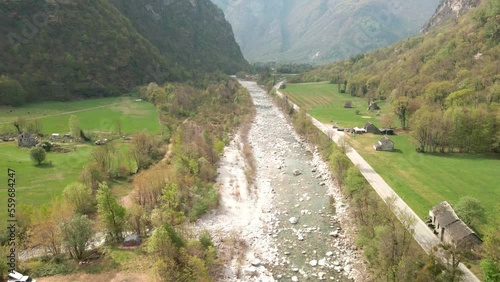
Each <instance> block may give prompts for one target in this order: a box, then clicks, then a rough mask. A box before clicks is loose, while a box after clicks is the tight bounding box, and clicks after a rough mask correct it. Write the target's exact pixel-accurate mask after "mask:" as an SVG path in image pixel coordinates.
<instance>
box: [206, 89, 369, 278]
mask: <svg viewBox="0 0 500 282" xmlns="http://www.w3.org/2000/svg"><path fill="white" fill-rule="evenodd" d="M240 83H241V84H242V85H243V86H244V87H245V88H247V89H248V90H249V92H250V94H251V96H252V99H253V102H254V104H255V106H256V116H255V119H254V122H253V124H252V127H251V129H250V131H249V143H250V145H251V147H252V151H253V155H254V157H255V160H256V168H257V172H256V181H255V183H254V184H253V185H251V186H246V185H245V184H246V183H243V182H245V181H242V179H241V178H244V170H245V162H244V159H243V157H242V154H241V151H240V150H241V144H239V142H240V141H239V140H238V138H235V140H233V142H232V143H231V144H230V145H229V146H228V147H227V148H226V150H225V153H224V157H223V159H222V161H221V166H220V169H219V173H220V174H219V179H218V182H219V184H220V185H221V189H220V194H221V203H220V207H219V209H218V210H217V211H214V212H213V213H212V214H210V215H207V216H206V217H205V218H203V219H202V220H201V221H200V222H199V223H198V224H199V225H200V226H201V227H204V228H207V229H209V230H210V231H212V232H215V233H217V232H219V236H222V235H221V234H229V233H231V232H238V234H239V236H241V238H242V239H244V240H246V241H247V244H248V249H247V250H246V253H245V260H244V261H243V262H241V260H233V261H232V264H231V265H228V266H227V269H226V275H225V279H224V280H226V281H318V280H328V281H350V280H353V279H355V278H356V277H358V278H359V272H358V271H357V270H356V268H357V257H358V256H359V255H358V253H357V251H356V250H355V248H354V246H353V240H352V239H351V238H350V237H349V236H347V235H346V234H347V233H346V232H345V230H344V228H347V227H348V226H349V225H350V224H349V219H348V217H347V216H346V214H347V212H346V209H347V207H346V206H345V205H344V204H342V202H341V195H340V193H339V191H338V189H337V188H336V187H335V186H334V185H333V182H332V178H331V175H330V172H329V170H328V167H327V164H325V163H324V162H323V161H322V160H321V158H320V157H319V155H318V154H317V153H316V152H314V150H311V149H310V146H309V145H308V144H307V143H305V142H304V141H303V140H301V138H300V137H299V136H298V135H297V134H296V133H295V132H294V130H293V128H292V126H291V125H290V124H289V123H288V121H287V119H286V118H285V117H284V116H283V114H282V112H281V111H280V110H279V109H278V108H277V107H276V106H275V105H274V104H273V103H272V100H271V98H270V97H269V96H268V95H267V93H266V92H265V91H264V90H262V89H261V88H260V87H259V86H258V85H257V84H256V83H255V82H250V81H240ZM235 191H237V193H235ZM236 194H237V196H235V195H236ZM220 240H221V241H223V239H220ZM216 241H217V240H216ZM223 244H224V243H223V242H219V245H223ZM226 247H227V246H226ZM238 267H240V268H241V271H237V270H236V269H237V268H238ZM356 280H358V279H356Z"/></svg>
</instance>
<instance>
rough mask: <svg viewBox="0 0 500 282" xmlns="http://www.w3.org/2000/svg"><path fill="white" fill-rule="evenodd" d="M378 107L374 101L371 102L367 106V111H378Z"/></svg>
mask: <svg viewBox="0 0 500 282" xmlns="http://www.w3.org/2000/svg"><path fill="white" fill-rule="evenodd" d="M378 110H380V107H379V106H378V105H377V103H375V102H371V103H370V106H368V111H378Z"/></svg>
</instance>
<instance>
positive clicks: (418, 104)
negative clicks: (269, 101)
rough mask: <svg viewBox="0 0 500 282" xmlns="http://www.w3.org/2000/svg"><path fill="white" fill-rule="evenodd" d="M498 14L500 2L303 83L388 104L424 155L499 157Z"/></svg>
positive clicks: (316, 73) (324, 69) (309, 77)
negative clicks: (323, 83)
mask: <svg viewBox="0 0 500 282" xmlns="http://www.w3.org/2000/svg"><path fill="white" fill-rule="evenodd" d="M444 4H446V1H445V2H444ZM438 11H439V9H438ZM499 15H500V2H498V1H496V0H485V1H481V3H480V5H479V6H478V7H477V8H473V9H471V10H469V11H468V12H467V13H465V14H464V15H463V16H461V17H460V18H458V19H457V21H456V22H448V23H446V24H442V25H439V26H437V27H435V28H434V29H431V30H429V31H428V32H427V33H426V34H423V35H419V36H416V37H413V38H410V39H406V40H403V41H401V42H399V43H397V44H394V45H392V46H390V47H387V48H383V49H380V50H377V51H374V52H371V53H368V54H365V55H359V56H356V57H352V58H351V59H350V60H346V61H343V62H340V63H337V64H332V65H328V66H324V67H320V68H317V69H315V70H313V71H310V72H308V73H305V74H303V75H302V76H301V77H300V78H298V81H319V80H331V81H332V82H334V83H345V82H346V81H347V89H346V92H347V93H349V94H350V95H355V96H362V97H367V98H369V99H387V100H388V101H390V102H391V104H392V108H393V113H394V115H395V116H396V117H397V118H398V119H399V121H400V124H401V126H402V127H403V128H407V127H408V128H410V129H411V134H412V135H413V137H414V139H415V140H416V143H417V149H418V150H420V151H431V152H434V151H441V152H444V151H454V152H456V151H459V152H484V151H491V150H494V151H497V152H498V151H499V150H500V129H499V126H500V114H499V112H500V44H499V43H500V17H499Z"/></svg>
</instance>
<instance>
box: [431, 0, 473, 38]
mask: <svg viewBox="0 0 500 282" xmlns="http://www.w3.org/2000/svg"><path fill="white" fill-rule="evenodd" d="M480 2H481V1H480V0H442V1H441V3H440V4H439V7H438V8H437V9H436V12H435V13H434V15H433V16H432V17H431V19H430V20H429V21H428V22H427V23H426V24H425V25H424V27H423V28H422V31H423V32H427V31H428V30H429V29H431V28H433V27H435V26H437V25H439V24H440V23H442V22H446V21H448V20H452V19H457V18H458V17H459V16H461V15H462V14H463V13H465V12H467V11H468V10H470V9H471V8H474V7H477V5H479V3H480Z"/></svg>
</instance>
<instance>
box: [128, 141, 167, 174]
mask: <svg viewBox="0 0 500 282" xmlns="http://www.w3.org/2000/svg"><path fill="white" fill-rule="evenodd" d="M160 143H161V142H160V140H159V139H158V138H157V137H156V136H153V135H150V134H147V133H145V132H139V133H137V134H135V135H134V136H133V138H132V147H131V154H132V156H133V157H134V159H135V162H136V164H137V167H138V168H139V169H146V168H148V167H149V166H150V165H151V164H152V163H153V162H154V161H155V160H159V159H161V157H162V152H161V151H160V150H159V149H158V148H159V147H160V146H161V144H160Z"/></svg>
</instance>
